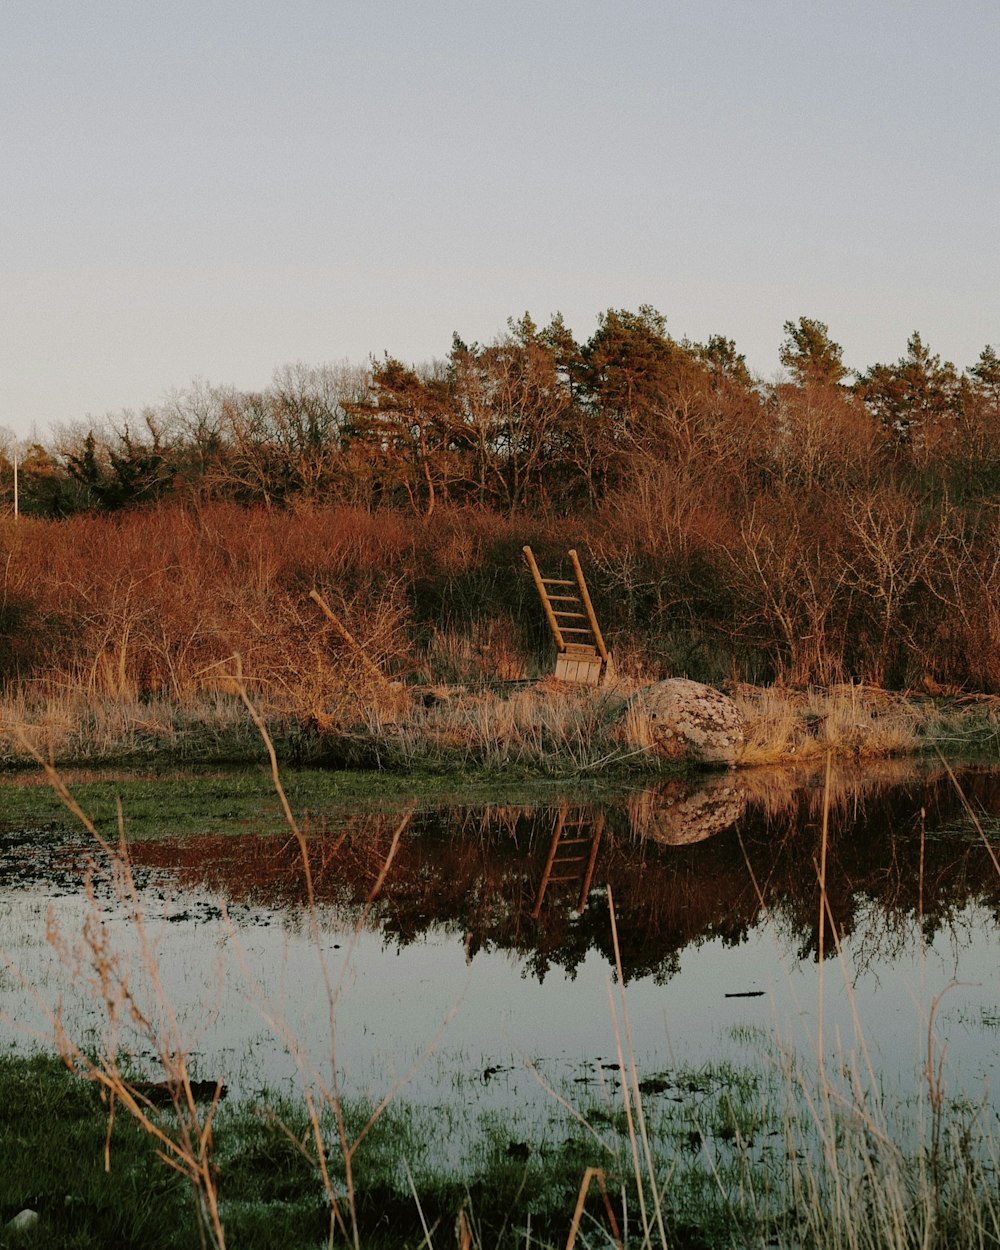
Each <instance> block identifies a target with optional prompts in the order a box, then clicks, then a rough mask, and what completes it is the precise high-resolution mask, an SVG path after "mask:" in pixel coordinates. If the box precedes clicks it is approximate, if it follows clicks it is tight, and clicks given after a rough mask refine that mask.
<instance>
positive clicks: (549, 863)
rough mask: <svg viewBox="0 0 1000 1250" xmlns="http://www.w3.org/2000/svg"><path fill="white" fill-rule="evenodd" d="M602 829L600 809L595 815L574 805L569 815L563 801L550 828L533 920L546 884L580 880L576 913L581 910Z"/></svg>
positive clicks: (602, 819)
mask: <svg viewBox="0 0 1000 1250" xmlns="http://www.w3.org/2000/svg"><path fill="white" fill-rule="evenodd" d="M603 832H604V813H603V812H598V813H597V814H596V815H595V814H594V813H593V812H589V811H584V810H581V809H579V808H576V809H574V812H573V814H572V815H570V810H569V807H568V806H567V805H566V804H565V803H564V804H563V805H562V807H561V808H560V809H559V815H558V816H557V817H556V824H555V828H554V829H553V831H552V845H551V846H550V847H549V857H548V859H547V860H546V862H545V871H544V872H543V873H542V884H541V885H540V886H539V888H538V898H537V899H536V900H535V909H534V911H533V912H532V913H531V915H532V918H533V919H536V920H537V919H538V916H539V913H540V912H541V910H542V902H543V901H544V899H545V891H546V890H547V889H548V888H549V886H550V885H560V884H565V883H566V882H579V883H580V896H579V900H578V902H577V904H576V910H577V914H579V913H580V912H582V911H583V909H584V906H585V905H586V902H587V895H588V894H589V893H590V882H591V879H592V878H593V876H594V865H595V864H596V863H597V851H598V848H599V847H600V845H601V834H602V833H603Z"/></svg>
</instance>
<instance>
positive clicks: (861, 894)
mask: <svg viewBox="0 0 1000 1250" xmlns="http://www.w3.org/2000/svg"><path fill="white" fill-rule="evenodd" d="M961 782H962V785H963V787H964V789H965V791H966V794H967V795H968V797H969V799H970V801H971V802H972V804H973V806H974V808H975V809H976V810H978V811H980V812H982V813H983V819H984V826H985V828H986V831H987V834H988V836H989V837H990V838H991V839H992V840H993V842H994V844H995V843H996V842H997V840H998V829H1000V774H998V773H997V772H996V771H992V772H991V771H988V770H966V771H965V772H963V773H962V774H961ZM823 805H824V784H823V775H822V773H820V772H809V771H801V772H793V771H789V770H787V769H782V770H775V771H774V772H769V771H763V770H761V771H754V772H746V773H728V774H725V776H720V777H714V778H712V779H710V780H709V781H708V782H706V784H704V785H703V786H701V787H698V788H695V787H692V786H689V785H687V784H684V783H677V782H670V783H663V784H660V785H657V786H655V787H652V788H650V789H647V790H643V791H639V792H635V793H631V794H627V795H625V796H623V797H621V798H620V799H618V800H616V801H608V802H603V801H602V802H599V803H598V802H592V801H591V802H587V803H579V802H573V801H572V799H571V798H570V797H564V798H563V799H562V800H561V801H559V802H558V803H553V804H551V805H546V806H537V805H536V806H517V805H508V806H502V807H497V806H492V807H476V808H464V809H456V808H439V809H438V808H432V809H429V810H423V811H418V812H415V813H414V815H413V817H412V819H411V820H410V822H409V825H408V827H407V828H406V830H405V832H404V834H403V836H402V837H401V839H400V841H399V845H398V848H397V851H396V854H395V856H394V859H393V862H392V866H391V870H390V872H389V873H388V875H387V878H386V880H385V882H384V885H383V887H382V889H381V892H380V894H379V897H378V898H377V900H376V901H375V903H374V906H373V907H372V909H371V911H370V912H369V913H368V916H367V920H366V923H367V924H368V925H370V926H373V927H377V928H378V929H380V930H381V932H382V933H383V934H384V935H385V939H386V941H387V942H389V943H393V944H397V945H399V946H403V945H406V944H408V943H410V942H413V941H414V940H416V939H417V938H418V937H419V936H420V935H421V934H423V933H426V932H427V931H429V930H430V929H432V928H433V929H437V930H439V931H442V930H443V931H446V932H451V933H453V934H454V935H455V937H456V940H460V941H462V942H464V944H465V947H466V950H467V952H468V954H469V957H470V958H474V957H475V954H476V953H477V952H478V951H480V950H484V949H502V950H507V951H510V952H513V953H516V954H517V956H518V957H519V958H520V959H521V960H522V961H523V966H524V967H525V969H526V970H527V971H528V972H530V974H532V975H534V976H536V977H538V978H539V979H541V978H543V977H544V976H545V974H546V972H547V970H548V969H549V968H550V967H552V966H558V967H561V968H562V969H563V970H564V971H565V972H566V973H568V974H569V975H570V976H572V975H573V972H574V970H575V969H576V968H577V967H578V966H579V965H580V963H581V962H582V960H583V959H584V957H585V956H586V955H587V953H588V952H589V951H591V950H597V951H600V952H601V953H602V955H603V956H604V957H605V958H606V959H607V961H608V963H609V964H611V963H613V951H612V948H611V939H610V928H609V923H608V916H607V910H606V905H605V901H604V900H605V896H606V890H605V888H604V887H605V886H606V885H607V884H609V883H610V884H611V885H612V888H613V891H614V896H615V900H616V911H617V916H618V928H619V936H620V941H621V957H622V964H623V968H624V971H625V975H626V978H627V979H632V978H635V977H638V976H647V975H652V976H653V977H655V978H657V979H658V980H661V981H663V980H666V979H668V978H669V977H670V976H671V975H673V973H674V972H675V971H676V970H677V968H678V966H679V957H680V953H681V952H682V951H683V949H684V948H685V947H686V946H688V945H689V944H692V943H693V944H698V943H702V942H704V941H706V940H708V939H710V938H719V939H721V940H722V941H724V942H726V943H731V944H737V943H740V942H741V941H743V940H744V939H745V938H746V936H747V934H748V933H749V932H750V931H751V929H753V928H754V927H755V926H756V925H758V924H759V923H760V922H761V920H762V918H763V916H764V914H765V913H770V914H772V915H774V914H777V915H779V916H780V918H781V922H782V924H783V926H784V927H785V928H789V929H790V930H791V931H792V933H793V934H794V935H795V941H796V943H797V945H798V947H799V949H800V953H801V955H802V957H803V958H807V959H808V958H816V957H817V952H818V951H819V949H820V942H819V932H818V927H817V917H818V907H817V878H816V862H817V860H818V856H819V846H820V829H821V824H822V815H823ZM397 823H398V814H397V815H392V814H390V815H371V814H357V815H354V816H352V817H351V818H350V819H348V820H346V821H345V822H342V823H340V824H338V825H337V827H335V828H333V827H331V828H326V829H324V828H322V827H321V814H313V818H312V825H313V828H312V831H311V832H310V834H309V838H308V845H309V854H310V865H311V868H312V873H313V880H314V886H315V891H316V897H317V900H318V902H319V904H320V905H321V906H322V907H324V908H328V909H333V910H334V911H335V912H336V913H337V915H338V917H339V918H340V919H342V920H347V921H350V922H353V921H354V920H356V919H357V918H358V917H360V915H361V914H362V909H363V907H364V905H365V903H366V901H367V900H368V897H369V894H370V892H371V890H372V887H373V884H374V883H375V881H376V880H377V878H378V876H379V873H380V871H381V869H382V867H383V864H384V862H385V859H386V856H387V854H388V851H389V847H390V844H391V839H392V834H393V830H394V828H395V827H396V825H397ZM570 851H572V855H570V854H569V852H570ZM564 852H565V854H564ZM132 853H133V860H134V862H135V863H136V864H137V865H140V866H149V867H157V868H160V869H163V870H167V871H169V872H170V873H171V874H172V875H174V876H175V877H176V879H177V880H178V883H179V884H180V885H185V886H194V885H200V886H206V887H209V888H210V889H212V890H213V891H216V892H218V893H220V894H222V895H223V896H224V897H226V898H227V899H228V900H229V901H230V902H232V903H257V904H266V905H267V906H269V907H280V908H283V909H285V910H286V911H287V913H288V914H289V915H290V916H293V915H295V914H296V913H297V912H298V911H299V909H301V908H302V907H303V906H304V904H305V901H306V898H305V890H304V886H303V873H302V865H301V860H300V853H299V849H298V847H297V845H296V843H295V842H294V840H282V839H278V838H274V837H267V836H259V837H253V836H239V837H237V836H225V837H221V836H220V837H205V838H191V837H185V838H184V839H177V840H163V841H158V842H141V843H137V844H136V845H135V846H134V847H133V848H132ZM827 886H828V898H829V904H830V913H831V915H832V917H833V928H832V930H831V931H830V932H828V933H826V934H825V936H824V943H823V949H824V950H825V951H826V952H827V953H829V952H831V951H832V950H833V949H834V945H835V944H834V941H833V939H834V937H835V936H836V937H842V936H844V935H847V934H853V935H854V939H855V947H854V949H855V951H856V952H857V951H860V952H862V955H863V952H864V951H865V950H869V949H870V950H871V951H872V952H881V953H882V954H888V953H889V951H890V949H891V947H892V945H893V943H894V942H901V941H902V940H903V937H902V935H903V934H904V933H905V932H909V931H910V929H911V928H912V923H913V921H914V920H916V921H917V922H919V924H920V925H921V926H922V928H923V931H924V934H925V936H926V937H927V938H930V937H932V936H933V934H934V933H935V932H937V931H938V930H939V929H940V928H941V927H942V926H944V925H947V924H949V923H951V922H952V921H953V920H954V918H955V917H956V916H957V914H958V913H959V912H960V911H961V910H962V909H963V908H964V907H965V906H966V905H967V904H969V903H971V902H975V903H979V904H982V905H985V906H986V907H987V908H988V909H989V910H990V911H991V912H993V913H994V914H995V915H997V917H998V919H1000V874H998V873H997V871H996V869H995V867H994V864H993V861H992V859H991V856H990V853H989V850H988V849H987V847H986V846H984V845H983V841H982V839H981V837H980V835H979V834H978V833H977V832H976V830H975V828H974V827H973V826H972V824H971V822H969V821H968V819H967V817H966V816H965V814H964V809H963V805H962V801H961V798H960V796H959V795H958V794H957V792H956V791H955V788H954V786H953V785H952V783H951V781H950V779H949V778H948V777H947V776H946V775H945V773H944V770H943V769H942V770H941V771H940V772H933V771H924V772H922V773H918V772H915V771H914V768H913V766H912V764H906V763H902V762H887V763H886V764H885V765H884V766H879V767H878V768H875V769H873V768H871V767H866V768H865V770H864V771H863V772H861V771H857V770H854V769H846V768H835V769H834V771H833V773H832V777H831V785H830V792H829V846H828V855H827ZM873 957H874V956H873Z"/></svg>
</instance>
